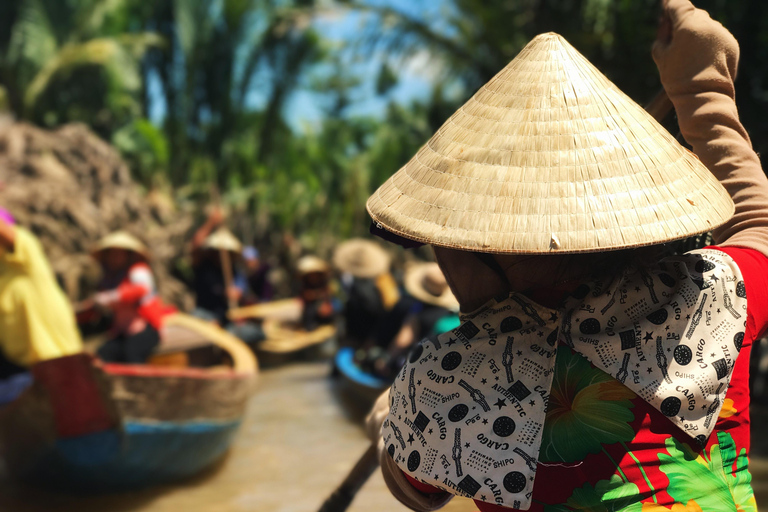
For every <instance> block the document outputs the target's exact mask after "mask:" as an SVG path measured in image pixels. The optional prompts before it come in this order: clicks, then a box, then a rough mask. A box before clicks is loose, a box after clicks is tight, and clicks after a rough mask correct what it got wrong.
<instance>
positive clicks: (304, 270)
mask: <svg viewBox="0 0 768 512" xmlns="http://www.w3.org/2000/svg"><path fill="white" fill-rule="evenodd" d="M296 270H298V272H299V274H301V275H306V274H313V273H315V272H322V273H326V272H328V271H329V270H330V268H329V266H328V263H326V262H325V261H324V260H322V259H320V258H318V257H317V256H311V255H309V256H302V257H301V258H299V261H298V262H297V263H296Z"/></svg>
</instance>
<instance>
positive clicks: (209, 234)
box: [192, 208, 264, 344]
mask: <svg viewBox="0 0 768 512" xmlns="http://www.w3.org/2000/svg"><path fill="white" fill-rule="evenodd" d="M223 222H224V214H223V213H222V211H221V210H219V209H218V208H216V209H214V210H213V211H212V212H211V213H210V215H209V216H208V219H207V220H206V222H205V224H203V225H202V226H200V228H198V230H197V231H196V232H195V234H194V236H193V237H192V270H193V272H194V276H193V280H192V288H193V291H194V292H195V309H194V311H192V314H193V315H194V316H196V317H198V318H202V319H204V320H209V321H212V322H216V323H217V324H219V325H220V326H221V327H223V328H225V329H226V330H227V331H229V332H230V333H231V334H233V335H235V336H237V337H238V338H240V339H241V340H242V341H243V342H245V343H247V344H254V343H257V342H259V341H261V340H263V339H264V332H263V331H262V329H261V326H259V325H258V324H256V323H254V322H250V321H238V322H231V321H230V320H229V318H228V317H227V312H228V311H229V310H230V309H233V308H235V307H237V306H239V305H241V304H242V303H243V301H244V297H245V294H246V292H247V289H248V280H247V276H246V274H245V273H243V272H242V271H241V270H240V266H241V264H242V263H243V261H242V260H243V244H242V243H241V242H240V240H238V239H237V237H235V235H233V234H232V232H231V231H229V230H228V229H227V228H226V227H224V226H222V224H223ZM257 256H258V254H257Z"/></svg>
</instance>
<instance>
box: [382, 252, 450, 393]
mask: <svg viewBox="0 0 768 512" xmlns="http://www.w3.org/2000/svg"><path fill="white" fill-rule="evenodd" d="M403 281H404V284H405V290H406V292H407V293H408V295H407V296H406V297H404V298H403V300H401V301H400V303H401V305H399V306H400V307H402V306H405V307H406V308H407V310H406V314H405V317H404V318H402V319H397V321H394V322H392V323H393V324H395V325H399V326H400V329H399V330H398V331H397V333H396V334H395V335H394V337H390V338H389V339H388V340H387V341H389V343H388V347H386V356H383V357H382V356H380V357H378V358H377V359H376V361H375V362H374V368H375V371H376V373H378V374H379V375H381V376H382V377H387V378H392V377H394V375H395V374H397V373H398V371H399V370H400V368H402V366H403V363H405V356H406V355H407V353H408V351H409V350H410V349H411V348H412V347H413V345H414V344H415V343H418V342H419V341H420V340H422V339H423V338H426V337H430V336H437V335H439V334H442V333H444V332H446V331H449V330H451V329H453V328H455V327H457V326H458V325H459V317H458V315H457V312H458V310H459V303H458V301H457V300H456V298H455V297H454V296H453V293H452V292H451V289H450V287H449V286H448V282H447V281H446V280H445V276H444V275H443V272H442V271H441V270H440V267H439V266H438V265H437V263H413V264H410V265H408V266H407V267H406V270H405V277H404V279H403ZM396 309H397V308H396ZM390 319H391V316H388V317H387V318H386V319H385V320H384V322H385V323H386V322H387V321H388V320H390Z"/></svg>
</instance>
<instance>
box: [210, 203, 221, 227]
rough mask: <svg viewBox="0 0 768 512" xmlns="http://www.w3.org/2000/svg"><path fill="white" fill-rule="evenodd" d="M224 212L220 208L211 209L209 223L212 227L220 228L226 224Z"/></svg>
mask: <svg viewBox="0 0 768 512" xmlns="http://www.w3.org/2000/svg"><path fill="white" fill-rule="evenodd" d="M224 218H225V217H224V210H222V209H221V208H220V207H218V206H214V207H213V208H212V209H211V213H209V214H208V223H209V224H211V225H212V226H219V225H220V224H222V223H223V222H224Z"/></svg>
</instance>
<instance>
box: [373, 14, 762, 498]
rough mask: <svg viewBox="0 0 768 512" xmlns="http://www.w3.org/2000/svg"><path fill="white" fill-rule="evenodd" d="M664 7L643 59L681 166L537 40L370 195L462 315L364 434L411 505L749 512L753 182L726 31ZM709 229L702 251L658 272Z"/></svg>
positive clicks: (757, 235) (624, 108)
mask: <svg viewBox="0 0 768 512" xmlns="http://www.w3.org/2000/svg"><path fill="white" fill-rule="evenodd" d="M664 8H665V16H666V22H665V23H664V24H663V26H662V30H661V31H660V38H659V41H658V42H657V43H656V45H655V47H654V52H653V56H654V59H655V61H656V63H657V65H658V67H659V71H660V74H661V79H662V83H663V84H664V87H665V89H666V91H667V93H668V95H669V97H670V99H671V100H672V102H673V104H674V106H675V108H676V110H677V115H678V119H679V123H680V128H681V130H682V133H683V135H684V136H685V138H686V140H687V141H688V142H689V143H690V144H691V145H692V146H693V149H694V151H695V152H696V156H694V155H693V154H691V153H689V152H688V151H687V150H685V149H683V148H682V147H681V146H679V144H677V142H676V141H675V140H674V138H673V137H671V136H670V135H669V134H668V133H667V132H666V131H665V130H664V129H663V128H662V127H661V126H660V125H658V124H657V123H656V122H655V121H653V120H652V119H651V118H650V116H649V115H647V114H646V113H645V112H644V111H643V110H642V109H641V108H640V107H639V106H637V105H636V104H634V103H633V102H632V101H631V100H630V99H629V98H628V97H626V96H625V95H623V94H622V93H621V92H620V91H619V90H618V89H617V88H616V87H615V86H614V85H612V84H611V83H610V82H609V81H608V79H607V78H605V77H604V76H603V75H602V74H600V73H599V71H597V69H596V68H594V67H593V66H592V65H591V64H590V63H589V62H588V61H587V60H586V59H584V57H582V56H581V55H580V54H578V52H577V51H576V50H575V49H574V48H573V47H571V46H570V45H569V44H568V43H567V42H566V41H565V40H564V39H562V38H561V37H559V36H557V35H554V34H545V35H542V36H539V37H537V38H536V39H534V40H533V41H532V42H531V43H530V44H529V45H528V46H527V47H526V48H525V49H524V50H523V51H522V52H521V53H520V55H519V56H518V57H517V58H516V59H515V60H513V61H512V63H511V64H510V65H509V66H508V67H507V68H505V69H504V70H502V71H501V73H499V75H497V76H496V77H495V78H494V79H493V80H491V82H489V83H488V84H487V85H485V86H484V87H483V88H481V89H480V90H479V91H478V93H477V94H476V95H475V96H474V97H473V98H472V99H471V100H470V101H469V102H468V103H467V104H466V105H464V106H463V107H462V109H460V110H459V111H458V112H457V113H456V114H454V115H453V116H452V117H451V119H450V120H449V121H448V122H447V123H446V124H445V125H444V126H443V127H442V128H441V129H440V130H439V131H438V132H437V134H436V135H435V136H434V137H433V138H432V139H431V140H430V141H429V142H428V143H427V144H426V145H425V146H424V148H422V149H421V151H420V152H419V153H418V154H417V155H416V157H414V159H413V160H412V161H411V162H409V163H408V164H406V166H405V168H404V169H403V170H401V171H400V172H398V173H396V174H395V175H394V176H393V177H392V178H391V179H390V180H389V181H387V182H386V183H385V184H384V185H383V186H382V187H381V188H380V189H379V190H378V191H376V193H375V194H374V195H373V196H372V197H371V198H370V199H369V202H368V210H369V212H370V214H371V216H372V218H373V221H374V224H375V226H376V227H377V229H381V230H385V231H387V232H388V233H389V234H390V235H391V234H394V235H398V236H400V237H402V238H404V239H407V240H409V241H414V240H415V241H419V242H423V243H428V244H430V245H432V246H433V247H434V250H435V254H436V256H437V260H438V263H439V264H440V267H441V268H442V269H443V271H444V272H445V275H446V278H447V280H448V283H449V284H450V286H451V289H452V291H453V292H454V294H455V296H456V297H457V299H458V300H459V303H460V305H461V311H462V321H463V323H462V325H461V326H460V327H458V328H457V329H454V330H453V331H450V332H448V333H446V334H444V335H441V336H438V337H436V338H433V339H429V340H425V341H423V342H422V343H421V344H420V345H418V346H417V347H416V348H415V349H414V350H413V351H412V352H411V354H410V355H409V357H408V359H407V362H406V365H405V366H404V367H403V369H402V372H401V373H400V374H399V375H398V377H397V378H396V379H395V383H394V384H393V386H392V389H391V390H390V395H389V397H388V400H387V399H386V398H385V399H383V401H382V402H380V404H381V403H384V404H385V407H387V408H388V409H389V410H388V412H387V413H386V415H382V414H380V413H381V411H380V410H379V411H377V414H375V415H374V416H373V418H374V419H372V420H371V422H372V423H375V418H383V424H382V425H381V429H380V437H379V447H380V449H381V451H380V461H381V464H382V470H383V474H384V478H385V480H386V482H387V484H388V486H389V487H390V489H391V490H392V492H393V493H394V494H395V496H396V497H397V498H398V499H400V501H402V502H403V503H404V504H406V505H408V506H409V507H410V508H412V509H414V510H434V509H436V508H439V507H440V506H442V505H443V504H445V502H447V501H448V500H449V499H450V498H451V497H452V496H453V495H462V496H467V497H470V498H472V499H474V500H475V502H476V504H477V506H478V507H479V508H480V510H481V511H488V510H509V509H511V510H535V511H544V510H598V509H599V510H622V511H640V510H641V509H642V510H706V511H715V510H718V511H719V510H756V506H755V500H754V496H753V493H752V489H751V487H750V484H749V482H750V475H749V472H748V461H747V454H748V452H749V389H748V383H747V382H748V365H749V353H750V349H751V345H752V342H753V341H754V340H755V339H756V338H757V337H758V336H760V335H761V333H762V332H763V331H764V330H765V329H766V327H768V293H766V290H768V282H766V281H767V280H768V257H766V255H768V181H767V180H766V178H765V175H764V174H763V171H762V169H761V167H760V162H759V159H758V157H757V155H756V154H755V153H754V151H753V150H752V148H751V145H750V142H749V139H748V137H747V134H746V131H745V129H744V127H743V126H742V125H741V124H740V122H739V119H738V115H737V110H736V106H735V103H734V95H733V91H734V89H733V79H734V76H735V72H736V65H737V61H738V45H737V44H736V41H735V40H734V38H733V36H731V35H730V33H728V31H727V30H725V29H724V28H723V27H722V26H721V25H720V24H718V23H717V22H714V21H712V20H711V19H710V18H709V16H708V15H707V13H706V12H705V11H701V10H697V9H695V8H694V7H693V5H691V3H690V2H689V1H688V0H668V1H666V2H665V3H664ZM697 156H698V158H697ZM699 159H701V160H699ZM734 204H735V209H734ZM710 229H711V230H713V235H714V237H715V240H716V242H717V245H716V246H714V247H709V248H705V249H700V250H695V251H692V252H689V253H686V254H682V255H677V256H664V254H663V247H661V244H663V243H666V242H669V241H672V240H676V239H680V238H683V237H687V236H691V235H694V234H697V233H700V232H704V231H707V230H710ZM372 427H373V428H372V429H371V430H376V428H375V425H373V426H372Z"/></svg>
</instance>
